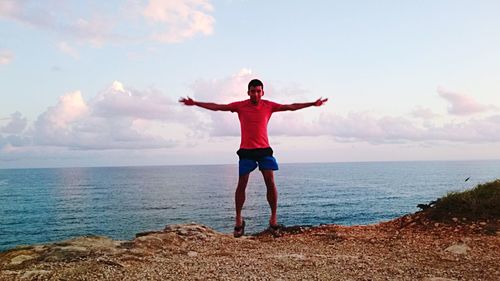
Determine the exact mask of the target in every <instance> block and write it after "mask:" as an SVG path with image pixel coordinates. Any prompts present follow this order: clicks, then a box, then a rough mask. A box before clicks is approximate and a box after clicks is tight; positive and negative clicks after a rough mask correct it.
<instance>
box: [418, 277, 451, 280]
mask: <svg viewBox="0 0 500 281" xmlns="http://www.w3.org/2000/svg"><path fill="white" fill-rule="evenodd" d="M423 281H456V279H450V278H443V277H431V278H425V279H424V280H423Z"/></svg>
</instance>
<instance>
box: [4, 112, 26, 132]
mask: <svg viewBox="0 0 500 281" xmlns="http://www.w3.org/2000/svg"><path fill="white" fill-rule="evenodd" d="M6 120H9V122H8V123H7V124H6V125H5V126H3V127H0V132H1V133H5V134H20V133H22V132H23V131H24V129H26V126H27V125H28V119H27V118H26V117H23V115H22V114H21V113H20V112H18V111H16V112H14V113H12V114H11V115H10V118H6Z"/></svg>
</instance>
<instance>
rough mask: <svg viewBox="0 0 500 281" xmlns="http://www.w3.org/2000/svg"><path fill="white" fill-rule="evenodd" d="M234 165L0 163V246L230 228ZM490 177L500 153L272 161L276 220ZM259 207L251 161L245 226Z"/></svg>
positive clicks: (354, 212)
mask: <svg viewBox="0 0 500 281" xmlns="http://www.w3.org/2000/svg"><path fill="white" fill-rule="evenodd" d="M237 173H238V171H237V166H236V165H203V166H154V167H100V168H57V169H3V170H1V169H0V200H1V201H0V250H6V249H9V248H13V247H15V246H17V245H25V244H33V243H46V242H51V241H57V240H62V239H68V238H71V237H76V236H81V235H88V234H92V235H104V236H109V237H112V238H114V239H132V238H133V237H134V235H135V234H136V233H138V232H143V231H151V230H161V229H163V228H164V226H165V225H167V224H178V223H189V222H197V223H200V224H204V225H207V226H209V227H211V228H213V229H215V230H218V231H221V232H226V233H231V232H232V228H233V224H234V191H235V187H236V183H237V180H238V175H237ZM469 177H470V179H469V180H468V181H465V179H466V178H469ZM497 178H500V161H446V162H366V163H318V164H281V165H280V170H279V171H277V172H276V173H275V181H276V184H277V186H278V191H279V203H278V206H279V207H278V216H279V222H280V223H282V224H285V225H319V224H342V225H353V224H371V223H377V222H380V221H386V220H390V219H393V218H396V217H399V216H401V215H404V214H407V213H411V212H415V211H417V210H418V209H417V207H416V205H417V204H419V203H428V202H429V201H431V200H434V199H436V198H438V197H440V196H443V195H445V194H446V193H447V192H450V191H460V190H464V189H466V188H471V187H473V186H475V185H477V184H478V183H484V182H486V181H490V180H494V179H497ZM269 213H270V209H269V206H268V203H267V201H266V187H265V184H264V181H263V179H262V175H261V174H260V173H259V172H258V171H254V172H253V173H252V174H251V176H250V180H249V184H248V187H247V196H246V201H245V206H244V209H243V216H244V218H245V220H246V225H247V227H246V232H247V233H252V232H259V231H261V230H264V229H265V228H266V227H267V225H268V219H269Z"/></svg>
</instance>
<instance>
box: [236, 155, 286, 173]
mask: <svg viewBox="0 0 500 281" xmlns="http://www.w3.org/2000/svg"><path fill="white" fill-rule="evenodd" d="M257 165H258V166H259V170H261V171H262V170H273V171H276V170H278V162H276V158H274V157H272V156H265V157H262V158H259V159H258V160H252V159H240V162H239V166H240V168H239V170H240V177H241V176H244V175H246V174H249V173H250V172H252V171H253V170H255V168H257Z"/></svg>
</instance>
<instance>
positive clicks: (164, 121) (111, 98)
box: [0, 81, 202, 153]
mask: <svg viewBox="0 0 500 281" xmlns="http://www.w3.org/2000/svg"><path fill="white" fill-rule="evenodd" d="M2 121H3V122H6V121H7V122H8V123H7V124H6V125H5V126H2V127H0V148H3V150H5V151H11V152H16V153H17V152H19V149H18V147H21V146H23V147H30V146H34V147H36V146H39V147H60V148H64V149H71V150H110V149H158V148H169V147H173V146H176V145H178V144H179V140H180V139H184V138H186V134H191V135H197V134H198V131H197V129H194V130H190V129H187V127H186V125H185V124H190V125H191V126H192V127H193V128H201V127H202V126H200V125H199V124H198V122H199V121H198V118H197V114H193V113H192V112H188V111H187V110H186V109H185V108H184V107H182V106H180V105H179V104H178V103H177V102H176V101H173V100H170V99H168V98H166V97H165V96H164V95H162V94H161V93H159V92H158V91H155V90H146V91H138V90H134V89H128V88H127V87H125V86H124V85H123V84H122V83H120V82H118V81H115V82H113V83H112V84H111V85H110V87H109V88H107V89H105V90H103V91H101V92H100V93H98V94H97V95H96V96H95V97H93V98H91V99H90V100H88V101H86V100H85V99H84V98H83V96H82V94H81V92H80V91H74V92H69V93H67V94H65V95H63V96H61V97H60V98H59V101H58V103H57V104H56V105H54V106H51V107H49V108H47V110H46V111H45V112H43V113H42V114H40V115H39V116H38V118H37V119H36V121H35V122H34V123H33V125H32V126H31V127H30V128H28V129H27V130H26V129H25V128H26V123H27V120H26V118H23V117H22V115H21V114H20V113H17V112H16V113H14V114H12V115H11V117H10V118H4V119H2ZM172 130H173V131H172ZM8 134H11V135H8Z"/></svg>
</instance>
